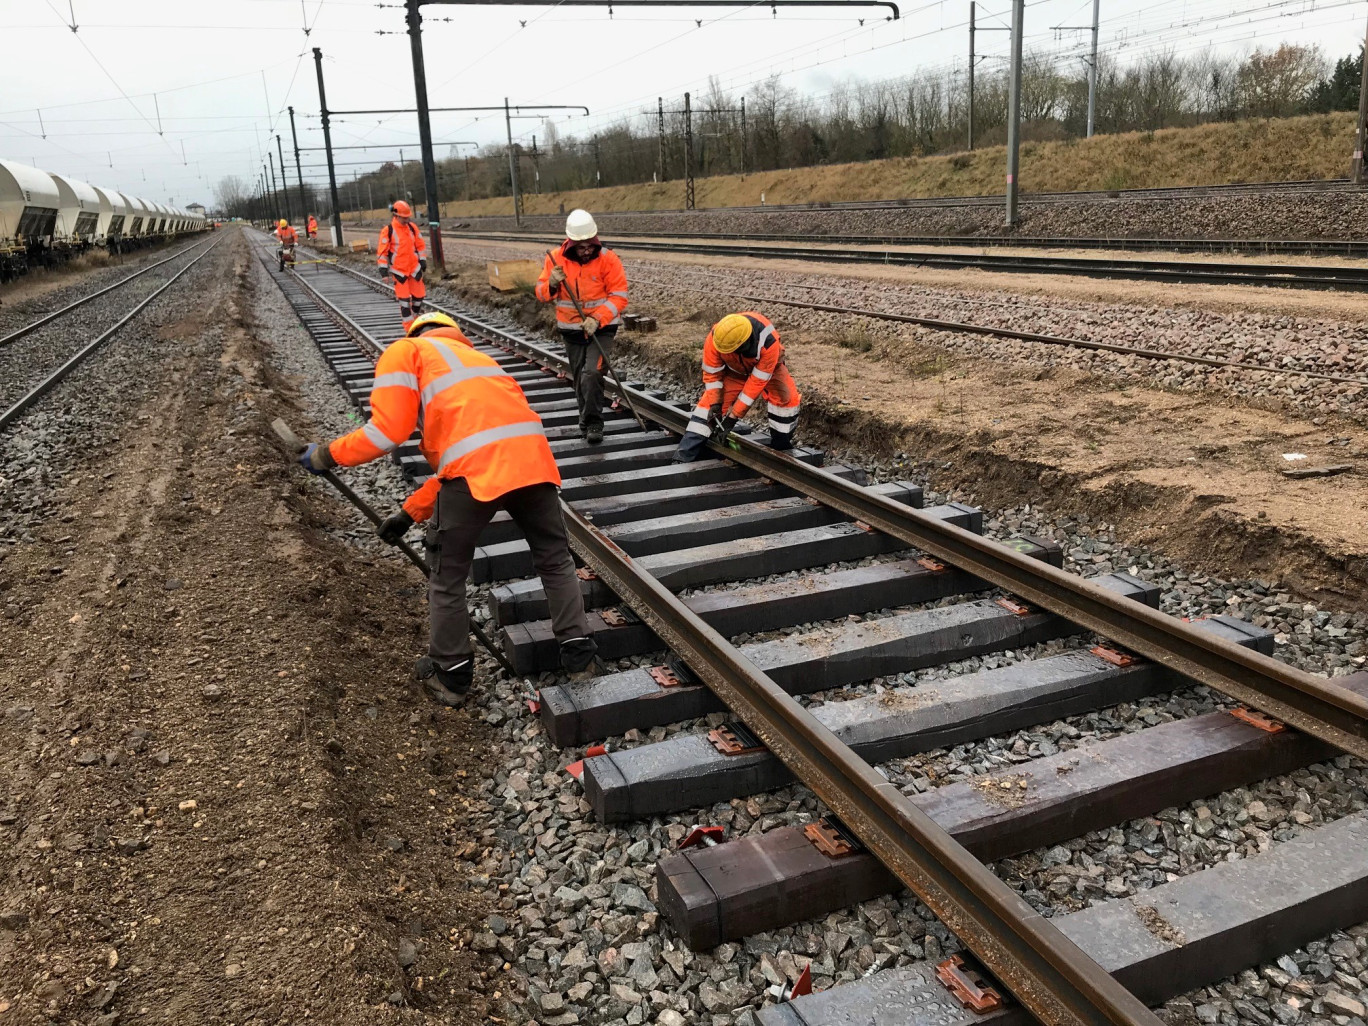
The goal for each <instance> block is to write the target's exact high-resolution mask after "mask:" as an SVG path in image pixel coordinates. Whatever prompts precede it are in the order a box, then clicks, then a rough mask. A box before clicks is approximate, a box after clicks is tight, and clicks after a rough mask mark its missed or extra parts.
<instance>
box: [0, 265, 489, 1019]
mask: <svg viewBox="0 0 1368 1026" xmlns="http://www.w3.org/2000/svg"><path fill="white" fill-rule="evenodd" d="M209 259H210V260H213V261H216V262H217V264H218V266H217V267H216V268H215V269H214V270H215V274H214V278H213V280H214V282H216V285H215V286H214V287H213V290H212V294H208V295H200V296H199V297H197V301H196V303H195V304H194V305H195V308H196V309H198V310H201V311H205V314H204V316H203V318H202V319H199V318H196V317H190V318H187V319H185V320H181V321H177V322H172V323H164V324H162V325H161V326H160V330H159V333H158V335H159V339H160V343H161V344H160V345H159V346H157V347H155V348H154V349H150V350H149V352H148V360H147V372H148V373H149V374H154V375H156V376H157V378H158V380H159V384H158V387H157V389H156V393H155V398H154V399H153V400H152V401H150V402H148V403H146V404H145V405H144V406H143V408H142V409H136V410H134V409H130V410H128V411H127V422H126V425H125V426H124V428H123V429H122V430H121V431H120V433H119V435H118V437H117V440H116V442H115V443H114V444H112V445H111V446H110V447H109V448H108V449H107V450H106V451H98V452H84V453H70V452H66V453H58V452H54V453H53V455H52V458H53V459H54V460H59V459H60V460H63V461H70V462H71V466H72V468H73V469H71V470H70V471H69V476H67V477H66V479H65V480H64V483H63V485H62V489H61V493H60V496H59V500H60V506H59V509H60V510H61V512H60V515H56V516H53V517H51V518H49V519H48V520H47V521H46V523H45V525H44V526H43V528H42V529H41V530H39V531H37V532H35V533H34V534H35V536H34V537H33V538H32V540H29V541H23V540H21V541H19V542H18V543H17V544H13V545H10V546H8V547H7V548H0V553H4V555H3V558H0V603H3V605H0V635H3V638H4V643H3V644H0V781H3V784H2V785H0V870H2V872H0V1024H3V1026H8V1024H12V1023H13V1024H17V1023H25V1024H27V1023H40V1022H63V1023H99V1024H101V1026H112V1024H114V1023H116V1022H118V1023H126V1022H138V1023H144V1022H146V1023H167V1024H172V1023H174V1024H177V1026H184V1024H189V1023H229V1022H231V1023H271V1024H275V1023H281V1022H301V1021H304V1020H313V1021H318V1022H324V1023H338V1024H344V1023H367V1024H369V1023H378V1022H406V1023H419V1022H438V1021H440V1022H443V1023H475V1022H481V1021H484V1015H485V1010H486V998H485V993H488V995H489V997H491V998H493V997H496V996H497V994H496V988H497V986H498V981H497V980H485V979H482V978H481V976H482V975H483V974H482V973H481V972H480V970H479V968H478V967H477V966H476V964H475V963H474V962H473V961H472V956H471V955H470V953H469V951H468V942H469V938H470V937H471V935H472V933H471V926H472V924H476V923H478V922H479V920H480V918H481V917H482V915H483V908H484V901H485V899H484V897H483V896H482V895H480V894H478V893H476V892H474V891H472V890H470V889H469V886H470V885H469V880H470V878H471V873H470V870H469V865H470V861H471V860H474V861H478V860H479V859H480V858H481V857H482V850H481V849H479V848H477V847H476V845H475V843H474V842H473V841H472V840H471V836H472V835H473V836H475V837H478V836H479V831H478V826H479V825H482V824H476V825H475V826H472V825H471V824H470V823H469V822H468V820H469V819H470V817H471V815H472V814H471V812H470V806H469V805H468V804H467V799H466V798H464V797H463V783H462V782H463V780H464V779H465V778H466V777H467V776H470V777H477V776H478V775H479V770H478V769H477V767H478V766H479V765H480V760H481V757H482V749H483V743H484V742H483V735H482V730H483V725H482V724H480V723H478V721H476V720H474V719H473V718H471V717H470V716H469V715H468V714H466V713H463V712H455V713H453V712H450V711H447V710H437V709H436V708H435V707H432V706H429V705H427V704H425V703H424V702H423V700H422V699H421V698H420V697H419V696H418V692H417V690H416V687H415V686H414V685H413V683H412V682H411V681H410V680H408V673H409V668H410V666H411V660H412V657H413V655H414V653H416V652H418V651H420V650H421V644H422V640H423V637H424V633H425V627H424V622H423V617H424V609H423V603H422V601H421V592H420V591H419V590H418V588H417V587H416V586H415V582H414V580H413V577H412V576H411V575H409V574H408V573H406V572H405V571H403V570H401V569H399V568H397V567H396V566H395V565H394V564H392V563H390V562H378V561H368V560H367V559H366V558H365V557H364V556H362V555H359V554H358V553H357V552H356V551H355V550H349V549H346V548H344V547H343V546H342V545H341V544H339V543H338V542H336V541H334V540H332V539H331V538H330V537H329V536H328V532H329V530H330V529H332V528H334V527H335V526H336V525H337V524H338V522H339V521H340V519H341V518H342V516H343V511H342V510H341V509H340V508H339V507H338V506H337V505H336V504H335V503H334V502H333V501H332V500H331V498H330V497H328V496H326V495H323V494H321V492H320V490H319V489H306V488H304V487H303V486H302V485H303V483H302V481H301V478H300V476H299V475H298V474H297V472H295V471H294V470H293V469H292V468H291V467H290V466H289V464H288V463H287V462H286V460H285V458H284V456H283V454H282V453H281V451H280V450H279V448H278V447H277V445H276V444H275V443H274V441H273V440H272V439H271V437H270V433H269V428H268V424H269V421H270V419H271V417H273V416H275V415H278V414H282V413H283V414H285V415H287V416H291V417H292V418H293V419H294V420H295V421H296V422H298V423H299V424H300V426H301V427H302V428H303V429H305V430H307V429H308V423H307V420H306V419H305V418H304V417H302V416H301V414H300V412H299V410H298V408H297V407H296V406H295V405H294V402H293V400H292V394H291V386H290V383H289V382H288V381H283V380H281V379H280V378H279V376H278V375H276V374H275V372H274V371H273V370H272V368H271V342H270V339H268V338H262V337H259V336H258V335H257V333H256V331H255V329H254V325H253V322H252V320H251V317H250V310H251V305H252V296H251V294H250V286H249V284H248V282H247V278H246V273H245V271H246V266H247V261H248V260H249V259H251V258H250V256H249V254H248V252H247V248H246V245H245V242H244V240H242V239H237V240H227V244H225V245H223V246H220V248H219V251H218V252H217V253H215V254H213V255H211V257H210V258H209ZM97 359H98V357H97ZM54 395H56V393H55V394H54Z"/></svg>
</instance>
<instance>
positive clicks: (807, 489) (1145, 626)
mask: <svg viewBox="0 0 1368 1026" xmlns="http://www.w3.org/2000/svg"><path fill="white" fill-rule="evenodd" d="M339 269H340V270H344V271H346V272H347V273H349V274H351V275H353V276H355V277H356V278H358V279H359V280H361V281H365V282H367V283H368V284H372V285H373V287H377V286H378V283H372V282H371V280H370V279H369V278H367V277H366V276H365V275H362V274H360V273H358V272H356V271H354V270H352V269H350V268H339ZM429 305H433V304H429ZM434 309H441V310H443V311H444V312H445V313H447V314H450V315H451V316H452V317H454V318H456V319H457V320H458V322H464V323H466V324H468V325H471V326H473V327H474V328H475V329H476V330H478V331H480V332H482V333H484V334H485V335H487V336H490V337H493V338H498V339H501V340H503V341H505V342H506V343H507V344H509V345H512V346H515V347H516V348H518V349H520V350H522V351H523V352H524V353H525V354H530V355H532V356H533V358H534V359H535V360H536V361H537V362H538V363H540V364H542V365H543V366H546V367H549V368H555V369H557V370H565V369H566V367H567V364H566V361H565V359H564V358H563V357H561V356H558V355H556V354H555V353H552V352H550V351H549V350H547V349H544V348H542V347H541V346H538V345H535V344H534V343H532V342H529V341H527V340H526V339H520V338H518V337H516V336H513V335H510V334H509V333H508V332H506V331H504V330H502V329H500V328H498V327H496V326H494V325H492V324H490V323H488V322H487V321H484V320H482V319H480V318H478V317H474V316H472V315H471V314H469V313H465V312H463V311H460V310H453V309H450V308H444V307H440V306H435V305H434ZM615 390H616V389H615V387H614V386H612V385H611V384H610V385H609V391H610V392H612V391H615ZM623 390H624V391H627V392H630V393H631V398H632V401H633V402H634V403H635V404H636V406H637V408H638V409H639V410H641V411H642V413H643V414H644V415H645V416H647V417H649V418H650V419H651V420H654V421H655V422H656V423H658V424H661V425H663V426H665V427H666V428H669V429H670V430H672V431H674V432H676V433H678V434H682V433H683V432H684V430H685V428H686V427H687V425H688V418H689V412H688V411H687V410H679V409H677V408H675V407H674V406H671V405H670V404H668V403H666V402H663V401H661V400H659V399H656V398H654V397H653V396H650V395H648V394H647V393H645V392H642V391H639V390H637V389H633V388H628V387H626V386H624V389H623ZM708 445H709V446H710V447H711V448H713V449H714V451H716V452H718V453H719V454H721V455H723V456H725V457H727V458H728V459H731V460H734V461H735V462H737V463H739V464H741V465H742V466H746V467H749V468H750V469H752V470H755V471H756V472H758V473H760V474H761V475H763V476H764V477H767V478H769V479H770V480H772V481H775V482H776V483H778V484H782V485H785V486H787V487H790V488H793V489H795V490H796V491H798V492H799V493H801V494H804V495H809V496H811V497H812V498H815V499H817V500H818V501H819V502H822V503H824V504H826V505H828V506H830V507H832V508H833V509H837V510H840V511H841V512H843V513H845V514H847V515H848V516H851V517H854V518H855V519H856V520H859V521H862V522H863V523H866V524H869V525H870V526H872V527H874V528H876V529H877V530H880V531H883V532H885V533H887V534H889V535H892V536H893V537H895V538H900V539H902V540H903V541H905V542H907V543H908V544H909V545H912V546H914V547H916V548H919V549H921V550H923V551H924V552H926V553H928V554H929V555H932V556H935V557H937V558H939V559H942V560H944V561H945V562H947V563H950V564H952V565H954V566H957V567H959V568H960V569H961V570H965V571H967V572H969V573H973V574H976V575H978V576H979V577H982V578H983V579H984V580H987V581H989V582H990V583H992V584H995V585H997V586H998V587H1001V588H1005V589H1007V590H1008V591H1011V592H1013V593H1014V594H1016V595H1018V596H1020V597H1021V598H1023V599H1025V600H1027V601H1028V602H1033V603H1035V604H1036V605H1038V606H1040V607H1041V608H1043V609H1047V610H1049V611H1050V612H1052V613H1057V614H1058V615H1060V616H1062V617H1064V618H1065V619H1067V620H1070V621H1072V622H1073V623H1076V624H1078V625H1080V626H1082V627H1086V628H1088V629H1089V630H1093V631H1096V632H1097V633H1098V634H1101V635H1102V636H1103V637H1106V638H1109V639H1110V640H1112V641H1113V642H1116V643H1117V644H1120V645H1122V646H1125V647H1126V648H1129V649H1131V650H1133V651H1135V652H1137V653H1139V654H1140V655H1143V656H1145V657H1146V658H1148V659H1152V660H1154V661H1155V662H1156V663H1160V664H1161V665H1163V666H1167V667H1169V668H1170V669H1172V670H1175V671H1177V672H1178V673H1181V674H1184V675H1186V676H1188V677H1192V678H1193V679H1195V680H1198V681H1200V682H1201V683H1203V684H1206V685H1208V686H1210V687H1213V688H1215V689H1216V690H1217V691H1220V692H1222V693H1223V694H1226V695H1229V696H1231V697H1232V698H1235V699H1237V700H1238V701H1241V702H1244V703H1245V704H1247V705H1251V706H1253V707H1255V708H1257V709H1261V710H1263V711H1264V712H1266V713H1268V714H1269V715H1270V716H1273V717H1276V718H1277V719H1279V720H1282V721H1284V722H1286V723H1289V724H1291V725H1292V726H1294V727H1296V728H1297V729H1298V730H1302V731H1304V732H1305V733H1307V734H1311V735H1314V736H1315V737H1319V738H1320V739H1321V740H1323V741H1327V742H1329V743H1330V744H1332V745H1334V746H1335V747H1337V748H1341V749H1343V750H1344V751H1346V752H1349V753H1350V754H1352V755H1357V756H1359V757H1360V758H1368V699H1365V698H1364V697H1362V696H1360V695H1358V694H1356V693H1355V692H1353V691H1350V690H1349V689H1348V688H1345V687H1342V686H1340V685H1338V684H1336V683H1335V682H1334V681H1333V680H1329V679H1327V678H1324V677H1314V676H1312V675H1311V674H1309V673H1305V672H1304V671H1301V670H1297V669H1294V668H1293V667H1291V666H1288V665H1287V664H1286V663H1282V662H1279V661H1278V660H1276V659H1273V658H1271V657H1269V656H1264V655H1260V654H1259V653H1257V652H1253V651H1250V650H1248V649H1243V648H1240V647H1238V646H1236V645H1232V644H1230V643H1228V642H1225V641H1222V640H1220V639H1219V638H1217V637H1215V636H1213V635H1208V634H1206V633H1205V632H1203V631H1200V630H1197V629H1196V628H1194V627H1193V626H1192V625H1190V624H1187V623H1184V622H1183V621H1182V620H1179V619H1178V618H1177V617H1174V616H1169V615H1168V614H1167V613H1162V612H1159V611H1158V610H1154V609H1150V608H1149V607H1148V606H1144V605H1141V604H1140V603H1138V602H1133V601H1131V600H1129V599H1127V598H1125V597H1123V596H1120V595H1116V594H1115V593H1113V592H1108V591H1106V590H1104V589H1102V588H1099V587H1098V586H1097V585H1095V584H1092V583H1090V582H1089V581H1087V580H1086V579H1084V578H1082V577H1079V576H1077V575H1075V574H1070V573H1067V572H1065V571H1063V570H1058V569H1056V568H1054V567H1052V566H1049V565H1047V564H1045V563H1041V562H1040V561H1038V560H1034V559H1030V558H1029V557H1027V556H1023V555H1021V554H1020V553H1019V552H1017V551H1016V550H1015V549H1012V548H1009V547H1008V546H1005V545H1002V544H1001V543H999V542H996V541H993V540H992V539H989V538H982V537H980V536H978V535H976V534H973V533H972V532H970V531H965V530H963V529H962V528H958V527H954V526H952V525H950V524H946V523H943V522H942V521H939V520H936V519H934V518H932V517H928V516H926V515H924V514H923V513H921V512H920V511H919V510H915V509H911V508H909V507H906V506H903V505H902V504H900V503H894V502H890V501H888V500H887V499H884V498H882V497H880V496H878V495H876V494H873V493H871V492H868V491H867V490H866V489H863V488H860V487H859V486H858V485H853V484H851V483H850V482H848V481H845V480H843V479H842V478H839V477H836V476H835V475H834V474H831V473H828V472H827V471H825V470H823V469H821V468H820V467H811V466H808V465H807V464H804V463H800V462H799V461H797V460H794V459H792V458H791V457H788V456H785V455H784V454H782V453H779V452H775V451H774V450H772V449H769V448H767V447H765V446H761V445H758V444H756V443H755V442H752V441H750V440H749V439H746V438H737V437H736V436H733V437H732V439H731V440H730V445H729V447H727V448H725V449H724V448H722V447H720V446H718V445H717V444H716V443H715V442H712V441H709V443H708Z"/></svg>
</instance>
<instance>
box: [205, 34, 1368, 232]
mask: <svg viewBox="0 0 1368 1026" xmlns="http://www.w3.org/2000/svg"><path fill="white" fill-rule="evenodd" d="M985 69H986V65H984V66H980V68H979V69H978V71H977V74H976V76H975V81H974V90H973V125H974V138H973V141H972V142H973V145H974V146H992V145H1000V144H1002V143H1003V142H1005V141H1006V135H1007V93H1008V81H1007V73H1006V69H1005V68H1001V69H988V70H985ZM1362 69H1363V51H1362V48H1360V50H1359V52H1358V53H1357V54H1356V55H1353V56H1349V57H1343V58H1340V59H1339V60H1338V61H1336V62H1334V64H1333V65H1332V64H1331V63H1330V61H1329V60H1328V59H1327V58H1326V57H1325V56H1324V54H1323V53H1322V52H1321V50H1320V49H1319V48H1318V47H1314V46H1302V45H1293V44H1283V45H1280V46H1278V47H1277V48H1276V49H1268V50H1265V49H1256V50H1253V51H1252V52H1250V53H1247V54H1245V55H1243V56H1223V55H1220V54H1215V53H1212V52H1210V51H1200V52H1198V53H1196V54H1194V55H1192V56H1186V57H1185V56H1179V55H1176V54H1174V53H1171V52H1165V53H1154V54H1149V55H1146V56H1144V57H1142V58H1141V59H1139V60H1136V61H1132V62H1130V63H1127V64H1125V65H1122V64H1121V63H1120V62H1119V61H1117V60H1116V59H1115V58H1114V57H1113V56H1111V55H1108V54H1100V55H1099V60H1098V69H1097V102H1096V111H1095V131H1096V133H1098V134H1104V133H1116V132H1130V131H1154V130H1156V129H1160V128H1174V127H1183V126H1191V125H1198V124H1204V123H1208V122H1214V121H1236V120H1242V119H1250V118H1283V117H1292V116H1295V115H1299V114H1311V113H1325V112H1329V111H1336V110H1356V109H1357V108H1358V102H1359V85H1360V80H1361V76H1362ZM969 101H970V97H969V88H968V80H967V76H965V75H964V74H962V73H957V72H953V71H945V70H938V71H925V72H919V73H916V74H913V75H911V76H908V77H904V78H899V79H893V80H888V81H883V82H873V83H869V82H859V81H850V82H847V83H844V84H842V85H839V86H837V87H836V88H835V89H833V90H832V91H831V92H829V93H827V94H825V95H821V96H811V95H805V94H803V93H800V92H798V91H797V90H795V89H793V88H791V87H789V86H785V85H784V84H783V83H782V82H781V81H780V79H779V78H778V77H777V76H775V77H773V78H770V79H768V80H767V81H765V82H763V83H761V84H760V85H759V86H758V87H753V88H752V89H750V90H749V91H748V92H747V94H746V95H745V97H744V98H743V97H741V96H739V95H736V94H735V93H733V92H731V91H728V90H726V89H724V88H723V87H722V86H721V85H720V83H719V82H718V81H717V79H716V78H712V79H710V80H709V82H708V84H707V87H706V88H705V89H704V90H703V92H702V93H699V94H694V95H691V96H690V107H691V112H692V113H691V117H689V118H688V119H687V120H688V124H687V126H686V118H685V115H684V113H683V112H682V106H683V104H682V98H679V99H675V100H667V101H666V102H665V107H666V111H665V114H664V132H663V133H662V132H661V131H660V129H659V116H658V112H657V111H656V110H644V111H641V112H640V113H638V114H636V115H633V116H630V117H627V118H624V119H623V120H622V121H621V122H619V123H618V124H616V125H612V126H610V127H608V128H606V129H603V130H601V131H600V132H598V133H597V134H595V135H593V136H592V137H590V138H582V137H575V136H572V135H562V134H561V133H560V132H559V131H558V130H557V128H556V126H555V125H554V124H553V123H551V122H549V121H548V122H544V123H543V124H542V125H541V128H540V131H539V132H538V134H537V135H536V136H535V137H534V139H533V140H532V141H529V142H528V143H527V144H522V143H515V144H514V150H515V156H516V161H517V166H518V177H519V189H520V191H521V192H522V193H523V194H529V193H532V192H560V191H567V190H573V189H585V188H593V187H595V186H609V185H623V184H632V183H639V182H650V181H652V180H678V179H680V178H682V177H683V176H684V172H685V164H686V159H687V162H688V164H689V166H690V167H691V168H692V171H693V174H694V175H695V177H705V176H710V175H723V174H737V173H744V172H748V171H768V170H777V169H781V168H793V167H811V166H816V165H822V164H839V163H850V162H858V161H864V160H879V159H883V158H887V157H914V156H928V155H932V154H941V153H953V152H958V151H962V150H965V149H967V148H970V139H969V117H970V103H969ZM1021 105H1022V135H1023V138H1024V139H1028V140H1036V141H1048V140H1056V139H1070V138H1082V137H1083V136H1085V135H1086V132H1087V111H1088V76H1087V71H1086V69H1085V68H1082V67H1067V68H1061V67H1060V66H1059V64H1058V63H1057V61H1056V59H1055V58H1054V57H1053V55H1048V54H1043V53H1036V54H1027V55H1026V56H1025V57H1024V58H1023V62H1022V79H1021ZM743 107H744V114H743V112H742V108H743ZM686 127H687V129H688V131H686ZM686 136H691V137H692V146H691V147H689V146H687V145H686ZM686 151H688V152H687V154H686ZM437 173H438V193H439V196H440V198H441V200H442V201H443V202H449V201H452V200H460V199H484V198H488V197H494V196H508V195H509V194H510V192H511V175H510V172H509V159H508V148H507V146H506V145H496V146H488V147H484V148H482V149H481V150H480V151H478V153H476V154H474V155H471V156H466V157H458V156H454V155H452V156H449V157H447V158H445V159H439V160H438V164H437ZM339 192H340V196H339V199H340V201H341V206H342V208H343V209H344V210H354V209H366V208H367V207H368V205H370V204H372V203H373V204H375V205H383V204H384V203H388V202H389V201H390V200H392V199H396V198H399V197H401V196H407V198H409V199H410V200H412V201H415V202H418V203H423V204H425V203H426V195H425V189H424V187H423V176H422V172H421V166H420V165H419V164H418V162H417V161H410V162H408V163H407V164H406V165H405V166H404V167H402V168H401V167H400V166H399V165H398V164H395V163H392V162H391V163H387V164H385V165H383V166H381V167H379V168H378V169H376V170H375V171H373V172H371V173H369V174H367V175H362V176H360V177H359V178H358V179H356V180H355V181H354V182H352V181H348V182H345V183H342V182H339ZM220 198H221V199H223V198H224V197H222V196H221V197H220ZM235 198H236V199H237V201H238V203H239V204H242V203H245V202H247V200H244V199H243V198H242V197H235Z"/></svg>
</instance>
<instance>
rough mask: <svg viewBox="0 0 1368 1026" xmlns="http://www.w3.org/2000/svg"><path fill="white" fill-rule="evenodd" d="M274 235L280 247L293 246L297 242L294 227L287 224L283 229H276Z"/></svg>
mask: <svg viewBox="0 0 1368 1026" xmlns="http://www.w3.org/2000/svg"><path fill="white" fill-rule="evenodd" d="M275 234H276V238H277V239H279V240H280V244H281V245H282V246H293V245H294V244H295V243H297V242H298V241H299V233H298V232H296V231H295V230H294V225H289V224H287V225H286V226H285V227H284V228H277V229H276V230H275Z"/></svg>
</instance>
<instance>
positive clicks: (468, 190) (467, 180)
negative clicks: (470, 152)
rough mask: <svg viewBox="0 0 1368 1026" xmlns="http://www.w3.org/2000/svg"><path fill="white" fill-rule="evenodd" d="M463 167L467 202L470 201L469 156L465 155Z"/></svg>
mask: <svg viewBox="0 0 1368 1026" xmlns="http://www.w3.org/2000/svg"><path fill="white" fill-rule="evenodd" d="M465 169H466V202H467V203H469V202H470V158H469V157H466V159H465Z"/></svg>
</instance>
